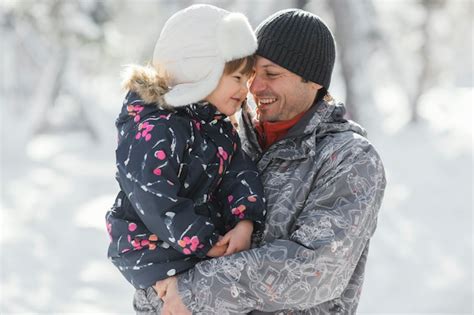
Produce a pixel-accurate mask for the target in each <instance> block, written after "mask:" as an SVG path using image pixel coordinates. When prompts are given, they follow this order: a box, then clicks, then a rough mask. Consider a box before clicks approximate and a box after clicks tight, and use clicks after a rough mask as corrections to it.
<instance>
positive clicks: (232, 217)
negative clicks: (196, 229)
mask: <svg viewBox="0 0 474 315" xmlns="http://www.w3.org/2000/svg"><path fill="white" fill-rule="evenodd" d="M216 196H217V198H218V200H219V202H220V204H221V205H222V206H223V215H224V219H225V223H226V225H227V226H228V227H229V228H233V227H234V226H235V225H236V224H237V223H238V222H239V221H241V220H251V221H253V222H254V231H257V230H261V228H262V226H263V223H264V216H265V200H264V197H263V186H262V182H261V179H260V175H259V173H258V170H257V167H256V165H255V163H253V162H252V161H251V160H250V158H249V157H248V156H247V155H246V154H245V153H244V152H243V151H242V149H241V148H240V144H239V145H238V147H237V150H236V152H235V154H234V155H233V157H232V161H231V163H230V165H229V167H228V168H227V170H226V172H225V173H224V176H223V178H222V181H221V183H220V185H219V189H218V190H217V194H216Z"/></svg>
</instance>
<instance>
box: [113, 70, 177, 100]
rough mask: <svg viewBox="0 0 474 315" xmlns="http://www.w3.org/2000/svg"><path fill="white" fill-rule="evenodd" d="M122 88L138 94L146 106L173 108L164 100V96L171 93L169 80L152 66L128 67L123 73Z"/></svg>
mask: <svg viewBox="0 0 474 315" xmlns="http://www.w3.org/2000/svg"><path fill="white" fill-rule="evenodd" d="M122 87H123V88H124V89H125V90H127V91H129V92H132V93H136V94H137V95H138V96H139V97H140V98H141V100H142V101H143V102H144V103H145V104H144V105H154V106H158V107H161V108H164V109H172V108H173V107H172V106H170V105H168V104H167V103H166V102H165V100H164V95H165V94H166V93H167V92H168V91H169V88H168V84H167V80H166V78H164V77H163V76H161V75H159V74H158V71H157V70H156V69H155V68H154V67H152V66H137V65H131V66H127V68H126V69H125V71H124V72H123V82H122Z"/></svg>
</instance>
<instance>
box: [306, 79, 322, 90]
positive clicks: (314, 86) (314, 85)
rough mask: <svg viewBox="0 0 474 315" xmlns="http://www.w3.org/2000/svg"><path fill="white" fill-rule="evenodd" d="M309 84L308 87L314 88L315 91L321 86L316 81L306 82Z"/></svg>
mask: <svg viewBox="0 0 474 315" xmlns="http://www.w3.org/2000/svg"><path fill="white" fill-rule="evenodd" d="M308 83H309V84H310V87H311V88H312V89H313V90H315V91H319V89H321V88H322V87H323V86H322V85H319V84H317V83H314V82H311V81H310V82H308Z"/></svg>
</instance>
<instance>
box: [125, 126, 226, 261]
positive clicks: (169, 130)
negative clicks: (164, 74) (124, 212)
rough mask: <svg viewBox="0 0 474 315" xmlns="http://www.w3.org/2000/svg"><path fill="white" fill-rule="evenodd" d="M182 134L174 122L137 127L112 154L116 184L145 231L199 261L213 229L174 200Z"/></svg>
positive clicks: (190, 206) (187, 203) (186, 202)
mask: <svg viewBox="0 0 474 315" xmlns="http://www.w3.org/2000/svg"><path fill="white" fill-rule="evenodd" d="M187 132H188V131H187V130H186V129H185V128H184V127H183V124H182V123H180V122H176V121H173V120H172V121H169V122H168V121H165V119H155V120H154V121H153V120H149V121H145V122H142V123H141V124H140V127H139V129H138V133H137V135H136V136H135V135H133V137H129V138H132V140H131V141H132V142H131V143H127V145H125V146H119V147H118V149H117V152H116V154H117V161H118V162H117V166H118V176H119V182H120V184H121V187H122V190H123V191H124V192H125V193H126V194H127V197H128V198H129V200H130V202H131V204H132V205H133V207H134V209H135V210H136V212H137V214H138V215H139V217H140V218H141V220H142V221H143V223H144V224H145V226H146V227H147V229H148V230H149V231H151V232H152V233H154V234H156V235H157V236H158V239H160V240H162V241H164V242H166V243H168V244H169V245H170V246H172V247H173V248H174V249H176V250H177V251H179V252H181V253H183V254H185V255H196V256H198V257H205V256H206V253H207V252H208V251H209V249H210V248H211V247H212V246H213V244H214V243H215V242H217V239H218V233H217V232H216V231H215V227H214V225H213V224H212V223H211V221H210V220H209V219H208V218H207V217H204V216H201V215H197V214H196V213H195V211H194V203H193V201H192V200H191V199H188V198H183V197H180V196H178V192H179V190H180V188H181V183H180V180H179V172H180V163H181V159H182V157H183V152H184V150H185V149H186V148H187V145H188V142H187V141H188V140H187V139H188V138H189V137H185V135H186V134H187Z"/></svg>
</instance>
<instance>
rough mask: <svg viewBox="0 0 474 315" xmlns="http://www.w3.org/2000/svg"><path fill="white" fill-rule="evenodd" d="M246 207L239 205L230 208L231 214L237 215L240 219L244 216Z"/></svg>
mask: <svg viewBox="0 0 474 315" xmlns="http://www.w3.org/2000/svg"><path fill="white" fill-rule="evenodd" d="M246 209H247V207H246V206H245V205H240V206H238V207H236V208H233V209H232V214H233V215H235V216H237V217H239V218H240V219H243V218H244V212H245V210H246Z"/></svg>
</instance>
